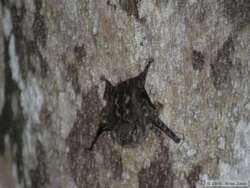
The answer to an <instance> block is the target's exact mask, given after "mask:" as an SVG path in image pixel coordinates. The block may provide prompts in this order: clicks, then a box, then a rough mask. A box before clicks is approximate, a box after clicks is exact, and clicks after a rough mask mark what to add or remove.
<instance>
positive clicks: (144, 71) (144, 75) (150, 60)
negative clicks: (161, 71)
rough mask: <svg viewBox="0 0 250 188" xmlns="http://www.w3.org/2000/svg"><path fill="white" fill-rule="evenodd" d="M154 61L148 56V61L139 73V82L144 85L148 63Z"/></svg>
mask: <svg viewBox="0 0 250 188" xmlns="http://www.w3.org/2000/svg"><path fill="white" fill-rule="evenodd" d="M153 62H154V58H152V57H150V58H149V59H148V62H147V65H146V67H145V68H144V70H143V72H142V73H141V74H140V75H139V77H140V80H141V84H142V85H143V86H144V85H145V82H146V77H147V74H148V69H149V67H150V65H151V64H152V63H153Z"/></svg>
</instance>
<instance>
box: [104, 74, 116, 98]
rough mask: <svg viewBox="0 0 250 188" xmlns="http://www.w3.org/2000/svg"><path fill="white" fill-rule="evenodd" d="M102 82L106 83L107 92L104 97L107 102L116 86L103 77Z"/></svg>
mask: <svg viewBox="0 0 250 188" xmlns="http://www.w3.org/2000/svg"><path fill="white" fill-rule="evenodd" d="M101 80H102V81H105V84H106V86H105V91H104V95H103V99H105V100H107V99H108V96H109V95H110V94H111V92H112V91H113V89H114V86H113V85H112V84H111V82H110V81H108V80H107V79H106V78H105V77H104V76H103V75H102V76H101Z"/></svg>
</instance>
